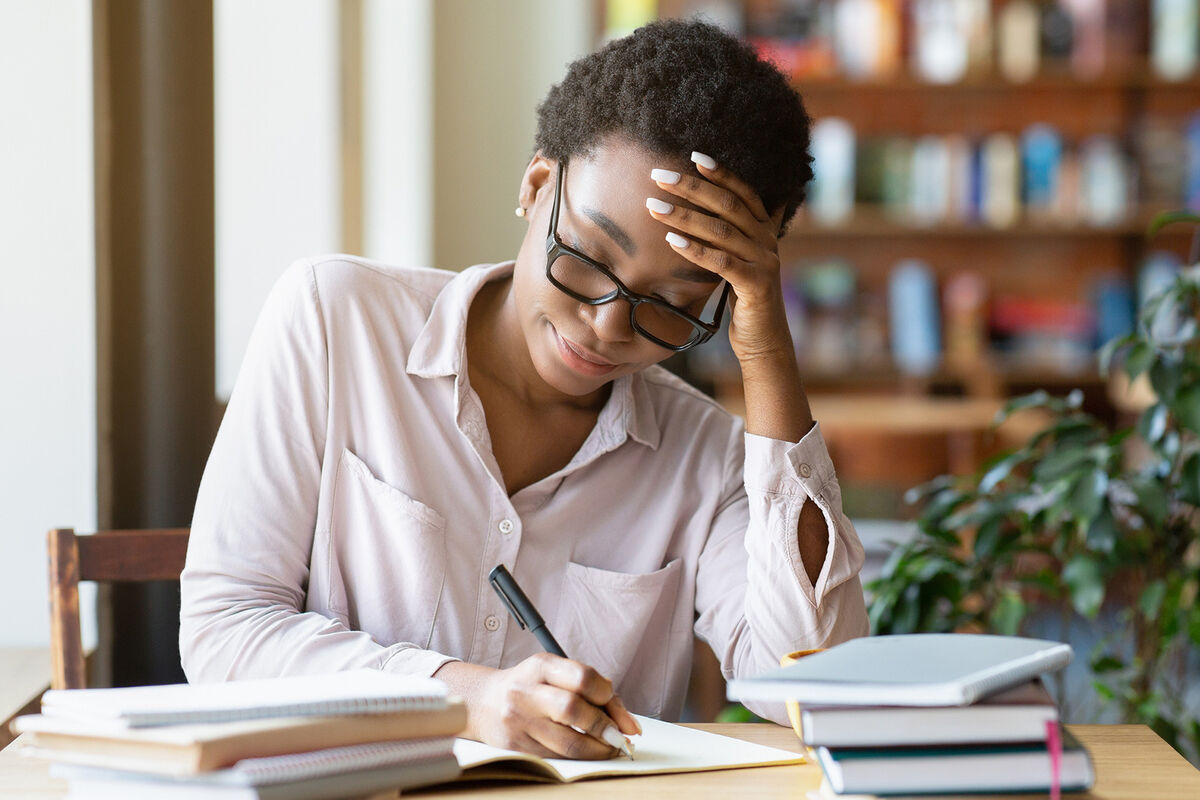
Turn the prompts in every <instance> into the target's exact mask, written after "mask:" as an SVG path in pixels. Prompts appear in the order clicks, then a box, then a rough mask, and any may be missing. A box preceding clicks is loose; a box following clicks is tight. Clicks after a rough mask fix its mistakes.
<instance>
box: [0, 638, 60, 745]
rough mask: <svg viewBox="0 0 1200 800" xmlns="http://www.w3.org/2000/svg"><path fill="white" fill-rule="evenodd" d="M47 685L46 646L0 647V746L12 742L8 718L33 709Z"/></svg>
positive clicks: (47, 660) (48, 651)
mask: <svg viewBox="0 0 1200 800" xmlns="http://www.w3.org/2000/svg"><path fill="white" fill-rule="evenodd" d="M49 688H50V650H49V649H48V648H45V647H28V648H21V647H0V747H3V746H4V745H6V744H8V743H9V742H10V741H12V738H11V734H9V732H8V721H9V720H10V719H12V718H13V717H15V716H16V715H17V714H21V713H28V712H33V711H36V705H37V701H38V700H39V699H40V698H41V696H42V692H44V691H46V690H47V689H49Z"/></svg>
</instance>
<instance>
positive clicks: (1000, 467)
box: [979, 450, 1026, 493]
mask: <svg viewBox="0 0 1200 800" xmlns="http://www.w3.org/2000/svg"><path fill="white" fill-rule="evenodd" d="M1025 456H1026V453H1025V451H1024V450H1018V451H1016V452H1015V453H1009V454H1008V455H1006V456H1004V457H1003V458H1001V459H1000V460H999V461H997V462H996V463H995V464H993V465H992V466H991V467H990V468H989V469H988V471H987V472H986V473H984V475H983V477H982V478H981V479H980V480H979V491H980V492H981V493H987V492H990V491H991V490H992V489H995V488H996V485H997V484H999V483H1000V481H1002V480H1004V479H1005V478H1007V477H1008V475H1009V473H1011V472H1012V468H1013V467H1014V466H1016V465H1017V464H1019V463H1021V461H1022V460H1023V459H1024V458H1025Z"/></svg>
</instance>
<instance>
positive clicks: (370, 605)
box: [328, 450, 446, 648]
mask: <svg viewBox="0 0 1200 800" xmlns="http://www.w3.org/2000/svg"><path fill="white" fill-rule="evenodd" d="M330 513H331V519H330V525H329V530H330V536H329V544H328V546H329V551H330V552H329V554H328V557H329V564H330V572H331V574H330V581H329V607H330V610H331V611H333V612H334V614H336V615H337V616H339V617H341V618H342V619H343V620H345V622H346V624H347V625H349V626H350V627H351V628H353V629H355V630H362V631H366V632H367V633H370V634H371V635H372V636H373V637H375V639H376V641H378V642H379V643H380V644H384V645H390V644H394V643H397V642H409V643H411V644H416V645H418V646H420V647H425V648H427V647H429V642H430V639H431V638H432V635H433V624H434V620H435V618H436V616H437V606H438V599H439V597H440V596H441V592H442V583H443V582H444V580H445V576H446V540H445V529H446V520H445V518H444V517H443V516H442V515H441V514H439V513H438V512H437V511H435V510H434V509H432V508H430V507H429V506H427V505H425V504H424V503H422V502H420V501H418V500H415V499H413V498H412V497H409V496H408V495H407V494H405V493H404V492H402V491H400V490H399V489H397V488H395V487H394V486H390V485H388V484H386V483H384V482H383V481H381V480H379V479H378V478H376V477H375V476H374V475H373V474H372V473H371V470H370V469H368V468H367V465H366V464H364V463H363V462H362V460H361V459H359V458H358V456H356V455H354V454H353V453H351V452H350V451H349V450H343V451H342V458H341V461H340V463H339V464H338V474H337V478H336V480H335V483H334V495H333V505H332V509H331V512H330Z"/></svg>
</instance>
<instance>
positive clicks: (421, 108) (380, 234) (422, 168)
mask: <svg viewBox="0 0 1200 800" xmlns="http://www.w3.org/2000/svg"><path fill="white" fill-rule="evenodd" d="M432 3H433V0H367V2H366V3H365V4H364V6H363V52H362V54H361V55H362V68H363V195H364V197H363V245H364V253H363V254H364V255H367V256H369V257H371V258H377V259H380V260H381V261H386V262H388V263H392V264H402V265H406V266H431V265H432V263H433V227H432V220H433V203H432V201H431V196H430V192H431V188H432V186H433V81H432V79H431V74H432V70H433V9H432V8H431V4H432Z"/></svg>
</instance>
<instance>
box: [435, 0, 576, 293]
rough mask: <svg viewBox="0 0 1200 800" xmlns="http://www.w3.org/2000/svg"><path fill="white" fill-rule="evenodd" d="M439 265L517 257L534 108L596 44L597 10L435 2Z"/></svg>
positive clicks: (572, 5)
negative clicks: (519, 201)
mask: <svg viewBox="0 0 1200 800" xmlns="http://www.w3.org/2000/svg"><path fill="white" fill-rule="evenodd" d="M434 10H435V13H434V31H435V33H434V62H433V63H434V125H435V127H434V140H433V142H434V145H433V158H434V174H435V175H436V182H435V184H434V188H433V196H434V203H433V208H434V215H435V216H434V223H433V225H434V228H433V230H434V233H433V242H434V251H433V255H434V258H435V261H436V263H435V264H433V266H437V267H442V268H444V269H462V268H463V267H467V266H470V265H471V264H476V263H481V262H491V261H503V260H505V259H509V258H515V257H516V255H517V249H518V248H519V247H520V243H521V237H522V236H524V231H525V221H524V220H520V219H518V218H516V217H515V216H513V209H514V208H516V206H517V190H518V189H519V188H520V181H521V175H522V174H523V173H524V171H525V165H526V164H527V163H528V162H529V157H530V156H531V155H532V153H533V134H534V130H535V128H536V125H535V122H536V120H535V117H534V112H535V110H536V108H537V104H538V103H539V102H541V100H542V98H543V97H544V96H545V94H546V91H547V90H548V89H549V88H550V86H551V85H552V84H554V83H557V82H558V81H560V80H561V79H562V76H563V73H564V72H565V70H566V65H567V64H568V63H569V62H570V61H573V60H574V59H576V58H578V57H580V56H582V55H584V54H585V53H587V52H588V51H589V50H591V46H592V40H593V31H592V28H593V21H594V20H593V13H594V12H593V6H592V4H591V3H590V2H581V1H580V0H572V2H561V0H510V1H509V2H503V3H496V2H485V1H484V0H438V2H437V3H436V4H435V6H434Z"/></svg>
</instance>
